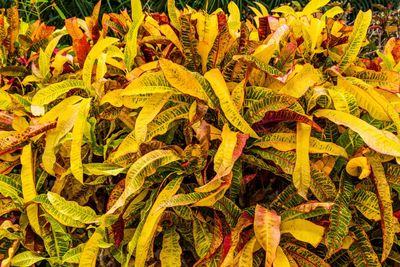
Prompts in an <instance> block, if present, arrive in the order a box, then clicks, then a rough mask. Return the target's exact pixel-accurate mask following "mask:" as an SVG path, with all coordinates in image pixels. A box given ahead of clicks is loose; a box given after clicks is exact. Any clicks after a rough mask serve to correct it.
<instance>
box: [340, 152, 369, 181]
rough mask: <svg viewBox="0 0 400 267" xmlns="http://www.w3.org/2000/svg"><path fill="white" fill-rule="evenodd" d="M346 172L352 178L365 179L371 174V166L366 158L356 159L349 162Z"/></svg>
mask: <svg viewBox="0 0 400 267" xmlns="http://www.w3.org/2000/svg"><path fill="white" fill-rule="evenodd" d="M346 171H347V173H348V174H350V175H351V176H357V177H358V178H359V179H364V178H367V177H368V176H369V175H370V174H371V165H369V163H368V160H367V158H366V157H356V158H352V159H350V160H349V162H347V165H346Z"/></svg>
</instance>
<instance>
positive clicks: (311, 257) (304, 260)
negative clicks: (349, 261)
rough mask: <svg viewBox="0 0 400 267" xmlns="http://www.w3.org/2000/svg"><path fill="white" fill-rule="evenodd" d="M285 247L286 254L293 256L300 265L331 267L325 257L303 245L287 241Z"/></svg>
mask: <svg viewBox="0 0 400 267" xmlns="http://www.w3.org/2000/svg"><path fill="white" fill-rule="evenodd" d="M283 249H284V251H285V254H286V255H290V256H291V257H293V258H294V259H295V260H296V262H297V264H298V266H307V267H329V266H330V265H329V264H328V263H326V262H325V261H324V260H323V259H321V258H320V257H318V256H317V255H315V254H314V253H313V252H311V251H310V250H308V249H307V248H304V247H302V246H299V245H296V244H293V243H289V242H287V243H286V244H285V245H284V246H283Z"/></svg>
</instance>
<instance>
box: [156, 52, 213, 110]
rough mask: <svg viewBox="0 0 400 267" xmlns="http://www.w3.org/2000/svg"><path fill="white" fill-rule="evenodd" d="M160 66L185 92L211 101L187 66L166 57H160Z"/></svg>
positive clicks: (166, 75)
mask: <svg viewBox="0 0 400 267" xmlns="http://www.w3.org/2000/svg"><path fill="white" fill-rule="evenodd" d="M159 62H160V67H161V69H162V71H163V73H164V75H165V78H166V79H167V81H168V82H169V83H170V84H171V85H172V86H173V87H175V88H176V89H178V91H180V92H181V93H183V94H187V95H191V96H194V97H197V98H198V99H201V100H203V101H205V102H206V103H211V101H210V99H209V98H208V96H207V94H206V92H205V91H204V89H203V86H201V84H200V82H199V81H198V80H197V79H196V77H195V76H194V75H193V74H192V73H191V72H190V71H188V70H187V69H186V68H185V67H183V66H181V65H178V64H176V63H173V62H172V61H169V60H166V59H160V61H159Z"/></svg>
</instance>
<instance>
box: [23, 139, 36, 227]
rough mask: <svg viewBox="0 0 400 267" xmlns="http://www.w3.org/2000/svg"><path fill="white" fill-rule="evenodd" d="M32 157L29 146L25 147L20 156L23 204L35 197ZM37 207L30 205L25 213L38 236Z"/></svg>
mask: <svg viewBox="0 0 400 267" xmlns="http://www.w3.org/2000/svg"><path fill="white" fill-rule="evenodd" d="M32 161H33V156H32V147H31V144H29V145H26V146H25V147H24V148H23V149H22V154H21V165H22V169H21V183H22V195H23V196H24V202H25V203H29V202H30V201H32V199H34V198H35V197H36V195H37V193H36V185H35V172H34V169H33V162H32ZM38 212H39V207H38V204H36V203H31V204H29V205H28V206H27V207H26V213H27V216H28V220H29V223H30V225H31V227H32V229H33V230H34V231H35V232H36V233H37V234H38V235H40V234H41V230H40V229H41V227H40V223H39V213H38Z"/></svg>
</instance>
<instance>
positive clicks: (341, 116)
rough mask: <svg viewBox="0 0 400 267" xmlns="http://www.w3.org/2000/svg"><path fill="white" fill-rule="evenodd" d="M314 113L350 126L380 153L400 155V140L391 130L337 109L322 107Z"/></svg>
mask: <svg viewBox="0 0 400 267" xmlns="http://www.w3.org/2000/svg"><path fill="white" fill-rule="evenodd" d="M314 115H315V116H317V117H324V118H327V119H329V120H330V121H333V122H334V123H336V124H340V125H344V126H347V127H349V128H350V129H352V130H353V131H355V132H356V133H358V134H359V135H360V136H361V138H362V139H363V140H364V142H365V143H366V144H367V145H368V146H369V147H371V148H372V149H374V150H376V151H378V152H380V153H383V154H387V155H392V156H395V157H399V156H400V141H399V140H398V139H397V137H395V136H394V135H393V134H391V133H389V132H383V131H381V130H378V129H377V128H375V127H374V126H372V125H370V124H368V123H367V122H365V121H363V120H361V119H359V118H357V117H355V116H352V115H350V114H347V113H344V112H341V111H337V110H328V109H320V110H318V111H317V112H315V113H314Z"/></svg>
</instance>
